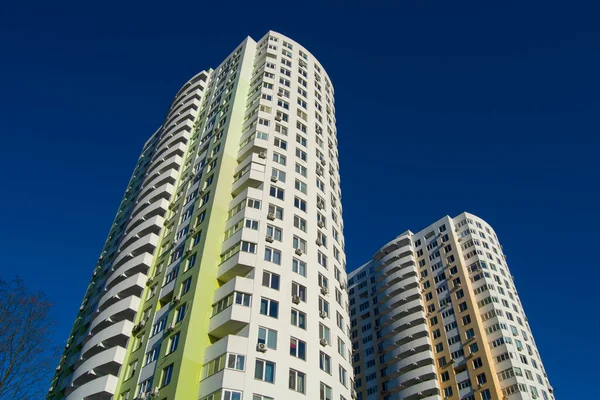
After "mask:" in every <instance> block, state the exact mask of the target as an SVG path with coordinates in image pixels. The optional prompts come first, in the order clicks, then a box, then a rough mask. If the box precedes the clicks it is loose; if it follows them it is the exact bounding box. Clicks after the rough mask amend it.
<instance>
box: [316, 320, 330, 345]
mask: <svg viewBox="0 0 600 400" xmlns="http://www.w3.org/2000/svg"><path fill="white" fill-rule="evenodd" d="M319 337H320V338H321V339H325V340H326V341H327V344H331V331H330V330H329V328H328V327H326V326H325V325H323V324H319Z"/></svg>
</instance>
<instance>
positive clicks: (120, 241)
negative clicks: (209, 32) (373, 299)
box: [48, 32, 353, 400]
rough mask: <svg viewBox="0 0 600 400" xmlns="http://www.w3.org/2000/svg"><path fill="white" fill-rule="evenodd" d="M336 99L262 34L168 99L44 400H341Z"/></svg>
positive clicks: (283, 43)
mask: <svg viewBox="0 0 600 400" xmlns="http://www.w3.org/2000/svg"><path fill="white" fill-rule="evenodd" d="M333 96H334V92H333V87H332V85H331V82H330V80H329V78H328V76H327V73H326V72H325V70H324V68H323V67H322V66H321V64H320V63H319V62H318V61H317V60H316V59H315V58H314V57H313V56H312V55H311V54H310V52H308V51H307V50H306V49H305V48H303V47H302V46H301V45H299V44H298V43H296V42H294V41H293V40H291V39H289V38H286V37H285V36H282V35H280V34H278V33H275V32H268V33H267V34H266V35H265V36H264V37H263V38H262V39H261V40H259V41H258V42H255V41H254V40H252V39H251V38H247V39H246V40H244V41H243V42H242V43H241V44H240V45H239V46H238V47H237V48H236V49H235V50H234V51H233V52H232V53H231V54H230V55H229V56H228V57H227V58H226V59H225V61H223V63H222V64H221V65H219V66H218V67H217V68H215V69H214V70H212V69H209V70H206V71H203V72H200V73H199V74H197V75H196V76H195V77H193V78H192V79H191V80H190V81H188V82H187V83H186V84H185V85H184V86H183V87H182V88H181V90H179V92H178V93H177V94H176V96H175V98H174V100H173V102H172V105H171V108H170V109H169V111H168V113H167V116H166V118H165V120H164V123H163V125H162V126H161V127H160V128H159V129H158V130H157V131H156V133H154V135H152V137H151V138H150V139H149V140H148V142H147V143H146V144H145V146H144V149H143V151H142V155H141V156H140V158H139V161H138V164H137V166H136V168H135V170H134V173H133V176H132V178H131V181H130V182H129V185H128V187H127V190H126V193H125V196H124V198H123V201H122V203H121V205H120V207H119V211H118V213H117V216H116V218H115V221H114V224H113V225H112V228H111V230H110V233H109V236H108V239H107V241H106V244H105V246H104V249H103V251H102V255H101V256H100V258H99V260H98V263H97V266H96V268H95V270H94V273H93V278H92V280H91V282H90V284H89V286H88V289H87V292H86V294H85V298H84V301H83V303H82V305H81V308H80V311H79V314H78V316H77V319H76V321H75V324H74V326H73V330H72V332H71V335H70V337H69V339H68V342H67V345H66V348H65V351H64V354H63V356H62V358H61V361H60V364H59V366H58V367H57V373H56V375H55V378H54V380H53V383H52V387H51V389H50V391H49V394H48V399H51V400H60V399H67V400H81V399H87V400H104V399H107V400H108V399H115V400H116V399H120V400H131V399H154V398H156V399H157V400H190V399H201V400H221V399H223V400H242V399H243V400H271V399H274V398H277V399H283V398H285V399H288V400H293V399H307V398H308V399H323V400H332V399H336V400H339V399H350V397H351V394H352V393H351V388H352V386H353V382H352V379H351V376H350V374H351V373H352V367H351V364H350V357H351V355H350V351H351V348H350V340H349V338H348V333H349V323H350V322H349V318H348V312H347V310H348V300H347V294H346V291H345V283H346V273H345V255H344V238H343V233H342V231H343V221H342V209H341V205H340V199H341V193H340V188H339V172H338V153H337V136H336V128H335V107H334V98H333Z"/></svg>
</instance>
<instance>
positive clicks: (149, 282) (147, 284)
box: [146, 278, 154, 286]
mask: <svg viewBox="0 0 600 400" xmlns="http://www.w3.org/2000/svg"><path fill="white" fill-rule="evenodd" d="M153 283H154V279H152V278H148V280H147V281H146V286H151V285H152V284H153Z"/></svg>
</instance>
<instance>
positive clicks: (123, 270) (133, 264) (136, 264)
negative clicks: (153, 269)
mask: <svg viewBox="0 0 600 400" xmlns="http://www.w3.org/2000/svg"><path fill="white" fill-rule="evenodd" d="M152 259H153V257H152V256H151V255H150V254H148V253H142V254H140V255H138V256H137V257H133V258H131V259H129V260H128V261H125V262H124V263H122V264H121V266H120V267H118V268H117V269H116V270H115V271H113V272H112V273H111V274H110V276H109V277H108V279H107V281H106V288H107V289H110V288H111V287H113V286H114V285H117V284H118V283H119V282H122V281H123V280H125V279H127V278H128V277H129V276H131V275H134V274H137V273H142V274H147V273H148V270H149V269H150V266H151V265H152Z"/></svg>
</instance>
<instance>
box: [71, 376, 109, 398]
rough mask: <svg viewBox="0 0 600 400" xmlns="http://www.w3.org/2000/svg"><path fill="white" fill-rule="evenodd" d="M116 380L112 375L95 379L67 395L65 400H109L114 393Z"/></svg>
mask: <svg viewBox="0 0 600 400" xmlns="http://www.w3.org/2000/svg"><path fill="white" fill-rule="evenodd" d="M118 380H119V379H118V378H117V377H116V376H114V375H105V376H102V377H100V378H96V379H94V380H92V381H89V382H87V383H86V384H84V385H81V386H80V387H78V388H77V389H75V390H74V391H73V392H71V393H69V394H68V395H67V396H66V397H65V400H109V399H111V398H112V396H113V394H114V393H115V390H116V388H117V382H118Z"/></svg>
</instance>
